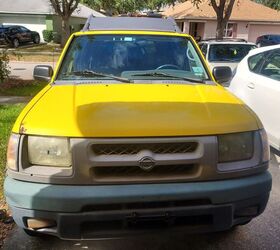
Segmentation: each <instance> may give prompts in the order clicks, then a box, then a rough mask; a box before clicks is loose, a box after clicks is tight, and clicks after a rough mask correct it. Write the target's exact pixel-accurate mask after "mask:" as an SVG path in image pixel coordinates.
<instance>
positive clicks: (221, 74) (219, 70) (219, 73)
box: [212, 66, 233, 86]
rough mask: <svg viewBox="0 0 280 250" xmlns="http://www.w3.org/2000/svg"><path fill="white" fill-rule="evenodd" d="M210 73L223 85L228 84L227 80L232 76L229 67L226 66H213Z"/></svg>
mask: <svg viewBox="0 0 280 250" xmlns="http://www.w3.org/2000/svg"><path fill="white" fill-rule="evenodd" d="M212 73H213V76H214V77H215V79H216V81H217V82H218V83H220V84H221V85H223V86H225V85H228V82H229V81H230V80H231V78H232V76H233V74H232V71H231V68H230V67H227V66H219V67H215V68H214V69H213V71H212Z"/></svg>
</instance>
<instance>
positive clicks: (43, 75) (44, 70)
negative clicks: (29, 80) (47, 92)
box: [33, 65, 53, 82]
mask: <svg viewBox="0 0 280 250" xmlns="http://www.w3.org/2000/svg"><path fill="white" fill-rule="evenodd" d="M52 76H53V68H52V67H51V66H49V65H37V66H35V68H34V71H33V78H34V79H35V80H38V81H43V82H49V81H50V80H51V78H52Z"/></svg>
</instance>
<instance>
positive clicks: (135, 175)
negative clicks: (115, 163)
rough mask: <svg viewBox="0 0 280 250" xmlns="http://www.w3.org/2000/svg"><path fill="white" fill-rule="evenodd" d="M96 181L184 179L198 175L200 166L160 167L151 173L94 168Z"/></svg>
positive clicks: (136, 170)
mask: <svg viewBox="0 0 280 250" xmlns="http://www.w3.org/2000/svg"><path fill="white" fill-rule="evenodd" d="M92 171H93V176H94V179H95V181H102V182H104V181H122V182H129V181H147V180H161V179H165V178H166V179H169V180H172V178H174V179H178V178H179V179H182V178H188V177H193V176H195V175H197V173H198V171H199V166H197V165H195V164H189V165H160V166H159V165H158V166H155V167H154V168H153V169H152V170H150V171H145V170H143V169H141V168H140V167H139V166H122V167H93V168H92Z"/></svg>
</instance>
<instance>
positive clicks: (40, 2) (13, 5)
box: [0, 0, 104, 18]
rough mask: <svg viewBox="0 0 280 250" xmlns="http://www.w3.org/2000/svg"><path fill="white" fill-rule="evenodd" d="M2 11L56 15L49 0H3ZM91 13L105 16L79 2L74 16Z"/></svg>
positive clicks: (86, 16)
mask: <svg viewBox="0 0 280 250" xmlns="http://www.w3.org/2000/svg"><path fill="white" fill-rule="evenodd" d="M0 13H14V14H33V15H34V14H35V15H36V14H37V15H39V14H41V15H54V14H55V12H54V9H53V8H52V6H51V4H50V1H49V0H12V1H7V0H1V1H0ZM90 15H94V16H96V17H104V15H103V14H101V13H99V12H97V11H95V10H92V9H91V8H89V7H87V6H85V5H83V4H79V5H78V8H77V9H76V10H75V11H74V12H73V14H72V16H74V17H80V18H88V17H89V16H90Z"/></svg>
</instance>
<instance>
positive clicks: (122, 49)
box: [57, 35, 209, 81]
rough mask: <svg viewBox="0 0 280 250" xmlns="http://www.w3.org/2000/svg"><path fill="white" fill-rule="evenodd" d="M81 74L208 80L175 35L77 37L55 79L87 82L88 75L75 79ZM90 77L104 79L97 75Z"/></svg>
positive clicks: (198, 61)
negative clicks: (171, 76) (169, 75)
mask: <svg viewBox="0 0 280 250" xmlns="http://www.w3.org/2000/svg"><path fill="white" fill-rule="evenodd" d="M83 71H95V72H99V73H103V74H107V75H108V74H110V75H114V76H121V77H126V78H129V79H131V80H146V79H157V78H159V79H164V77H163V76H161V77H160V76H158V75H157V76H156V75H153V76H151V74H150V75H149V76H148V75H147V74H149V73H150V72H151V71H153V72H154V71H157V72H158V71H160V72H161V73H168V74H172V75H175V76H176V77H191V78H193V79H197V80H199V81H202V79H203V80H205V79H209V76H208V74H207V72H206V69H205V67H204V66H203V63H202V61H201V59H200V57H199V55H198V53H197V51H196V50H195V48H194V46H193V44H192V42H191V41H190V40H189V39H187V38H185V37H175V36H174V37H172V36H155V35H95V36H93V35H84V36H78V37H76V38H74V40H73V41H72V43H71V45H70V47H69V49H68V52H67V54H66V56H65V58H64V60H63V63H62V66H61V69H60V70H59V74H58V76H57V80H74V79H77V80H83V79H90V78H91V77H89V76H88V75H86V76H85V75H84V76H81V75H79V76H77V72H83ZM144 74H145V75H144ZM137 75H138V76H137ZM140 75H141V76H140ZM92 78H93V79H104V78H100V77H99V78H98V76H92ZM170 79H171V78H170Z"/></svg>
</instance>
